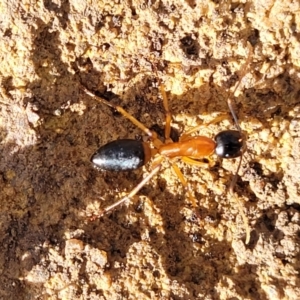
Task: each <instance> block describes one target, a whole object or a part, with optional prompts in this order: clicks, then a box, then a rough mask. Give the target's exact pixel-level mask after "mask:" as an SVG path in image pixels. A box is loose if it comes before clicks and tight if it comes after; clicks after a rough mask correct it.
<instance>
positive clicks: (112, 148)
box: [91, 139, 151, 171]
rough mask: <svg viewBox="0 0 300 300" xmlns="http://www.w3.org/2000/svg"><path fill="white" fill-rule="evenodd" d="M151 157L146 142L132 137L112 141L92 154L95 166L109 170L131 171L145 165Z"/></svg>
mask: <svg viewBox="0 0 300 300" xmlns="http://www.w3.org/2000/svg"><path fill="white" fill-rule="evenodd" d="M150 157H151V150H150V148H149V146H148V145H147V144H146V143H143V142H141V141H137V140H132V139H120V140H116V141H112V142H110V143H107V144H105V145H103V146H102V147H100V148H99V149H98V150H97V152H96V153H95V154H94V155H93V156H92V158H91V161H92V163H93V164H94V166H95V167H97V168H100V169H103V170H107V171H130V170H135V169H138V168H139V167H142V166H143V165H145V164H146V163H147V162H148V161H149V159H150Z"/></svg>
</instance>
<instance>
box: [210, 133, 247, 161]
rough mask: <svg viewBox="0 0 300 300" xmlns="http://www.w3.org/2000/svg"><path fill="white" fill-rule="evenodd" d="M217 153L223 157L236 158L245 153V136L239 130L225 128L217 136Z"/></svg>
mask: <svg viewBox="0 0 300 300" xmlns="http://www.w3.org/2000/svg"><path fill="white" fill-rule="evenodd" d="M215 142H216V144H217V146H216V149H215V153H216V154H217V155H218V156H219V157H221V158H235V157H239V156H241V155H242V154H243V149H244V144H245V137H244V135H243V133H242V132H240V131H237V130H225V131H221V132H219V133H218V134H217V135H216V136H215Z"/></svg>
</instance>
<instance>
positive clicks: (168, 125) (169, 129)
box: [159, 82, 172, 143]
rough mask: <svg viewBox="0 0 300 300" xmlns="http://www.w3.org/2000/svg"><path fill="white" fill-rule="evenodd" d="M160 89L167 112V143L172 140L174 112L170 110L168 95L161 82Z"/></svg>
mask: <svg viewBox="0 0 300 300" xmlns="http://www.w3.org/2000/svg"><path fill="white" fill-rule="evenodd" d="M159 89H160V93H161V96H162V98H163V105H164V109H165V114H166V125H165V139H166V143H170V142H171V139H170V133H171V120H172V114H171V112H170V110H169V101H168V97H167V94H166V91H165V88H164V85H163V84H162V83H161V82H160V83H159Z"/></svg>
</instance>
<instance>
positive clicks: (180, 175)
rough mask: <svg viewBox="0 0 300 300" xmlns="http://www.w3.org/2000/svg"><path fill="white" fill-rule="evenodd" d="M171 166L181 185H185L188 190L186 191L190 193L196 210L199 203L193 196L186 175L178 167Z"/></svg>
mask: <svg viewBox="0 0 300 300" xmlns="http://www.w3.org/2000/svg"><path fill="white" fill-rule="evenodd" d="M171 166H172V168H173V170H174V171H175V173H176V175H177V177H178V178H179V180H180V182H181V184H182V185H183V187H184V188H185V189H186V191H187V192H188V195H189V198H190V201H191V203H192V205H193V207H194V208H195V207H196V206H197V201H196V199H195V197H194V196H193V194H192V193H191V191H190V188H189V185H188V182H187V181H186V179H185V178H184V175H183V174H182V172H181V171H180V169H179V168H178V167H177V165H175V164H173V163H171Z"/></svg>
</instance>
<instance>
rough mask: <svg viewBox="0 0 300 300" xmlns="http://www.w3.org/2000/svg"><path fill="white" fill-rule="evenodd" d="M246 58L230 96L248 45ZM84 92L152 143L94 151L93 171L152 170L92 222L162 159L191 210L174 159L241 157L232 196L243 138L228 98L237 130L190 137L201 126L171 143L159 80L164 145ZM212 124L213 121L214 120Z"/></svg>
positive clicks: (121, 143)
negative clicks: (163, 119)
mask: <svg viewBox="0 0 300 300" xmlns="http://www.w3.org/2000/svg"><path fill="white" fill-rule="evenodd" d="M248 49H249V55H248V58H247V60H246V63H245V66H244V67H243V69H242V77H241V78H240V80H239V82H238V83H237V85H236V87H235V88H234V91H233V95H234V94H235V92H236V91H237V89H238V87H239V85H240V83H241V81H242V79H243V77H244V75H245V73H246V69H247V65H248V64H249V60H250V57H251V54H252V47H251V46H250V45H249V46H248ZM81 87H82V89H83V91H84V92H85V93H86V94H87V95H89V96H91V97H92V98H94V99H95V100H97V101H99V102H100V103H102V104H104V105H107V106H108V107H111V108H113V109H114V110H116V111H117V112H119V113H120V114H121V115H123V116H124V117H125V118H127V119H128V120H130V121H131V122H132V123H133V124H134V125H136V126H137V127H138V128H140V129H141V130H142V131H143V132H144V133H145V134H147V135H148V136H149V137H150V140H151V142H150V143H148V142H142V141H139V140H134V139H119V140H115V141H112V142H109V143H107V144H105V145H103V146H101V147H100V148H99V149H98V150H97V152H96V153H95V154H94V155H93V156H92V158H91V162H92V163H93V165H94V166H95V167H96V168H99V169H103V170H107V171H116V172H118V171H130V170H135V169H138V168H140V167H142V166H144V165H146V164H147V163H148V162H149V161H150V160H151V159H153V162H152V170H151V172H150V173H149V174H148V175H147V176H146V177H145V178H144V179H143V180H142V181H141V182H140V183H139V184H138V185H137V186H136V187H135V188H134V189H133V190H132V191H131V192H130V193H129V194H128V195H127V196H125V197H123V198H122V199H120V200H119V201H117V202H115V203H114V204H112V205H110V206H108V207H105V208H104V209H102V210H101V211H100V212H99V213H98V214H97V215H93V216H92V217H91V220H94V219H96V218H98V217H101V216H103V215H104V214H106V213H107V212H109V211H112V210H113V209H115V208H116V207H117V206H119V205H121V204H122V203H124V202H125V201H127V200H129V199H130V198H132V197H133V196H134V195H136V194H137V193H138V192H139V190H140V189H141V188H142V187H143V186H144V185H145V184H146V183H147V182H148V181H149V180H150V179H151V178H152V177H153V176H154V175H155V174H157V173H158V172H159V170H160V168H161V165H162V162H163V160H165V159H167V160H168V161H169V163H170V165H171V167H172V168H173V170H174V171H175V173H176V175H177V176H178V179H179V180H180V182H181V183H182V185H183V186H184V188H185V189H186V191H187V193H188V196H189V198H190V201H191V203H192V206H193V207H196V206H197V204H196V203H197V201H196V199H195V197H194V196H193V194H192V193H191V191H190V189H189V185H188V182H187V180H186V179H185V177H184V175H183V174H182V172H181V171H180V169H179V168H178V166H177V165H176V164H175V163H174V160H175V159H176V158H180V159H181V160H182V161H184V162H185V163H187V164H191V165H198V166H201V165H203V163H202V162H200V161H199V160H198V159H200V158H203V157H205V156H210V155H212V154H213V153H215V154H216V155H217V156H218V157H220V158H226V159H232V158H237V157H240V161H239V164H238V167H237V170H236V173H235V175H234V177H233V179H232V182H231V184H230V187H229V192H230V194H232V195H233V190H234V186H235V184H236V181H237V176H238V171H239V169H240V166H241V162H242V157H243V154H244V152H245V151H246V135H245V134H244V133H243V132H242V130H241V128H240V126H239V123H238V119H237V116H236V114H235V112H234V109H233V103H232V100H231V99H230V98H228V100H227V104H228V107H229V110H230V112H231V115H232V117H233V120H234V123H235V127H236V130H224V131H221V132H219V133H218V134H217V135H216V136H215V137H214V140H213V139H211V138H209V137H206V136H191V134H192V133H194V132H196V131H198V130H199V129H200V126H201V125H200V126H196V127H194V128H192V129H191V130H189V131H187V132H185V133H183V134H182V135H181V137H180V138H179V141H178V142H174V141H173V140H172V139H171V119H172V114H171V112H170V111H169V105H168V98H167V95H166V92H165V89H164V86H163V84H162V83H161V82H160V81H159V89H160V93H161V96H162V100H163V106H164V110H165V114H166V121H165V132H164V136H165V142H164V143H163V142H162V141H161V140H160V139H158V136H157V133H156V132H155V131H153V130H150V129H149V128H147V127H146V126H145V125H143V124H142V123H141V122H140V121H138V120H137V119H136V118H135V117H133V116H132V115H131V114H129V113H128V112H126V111H125V110H124V109H123V108H122V107H121V106H119V105H114V104H112V103H110V102H108V101H107V100H105V99H103V98H101V97H98V96H96V95H95V94H93V93H92V92H91V91H89V90H88V89H87V88H86V87H84V86H81ZM213 122H214V121H213ZM238 204H239V210H240V212H241V215H242V218H243V221H244V223H245V227H246V243H248V241H249V238H250V232H249V229H248V222H247V218H246V216H245V214H244V212H243V209H242V206H241V204H240V203H238Z"/></svg>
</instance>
